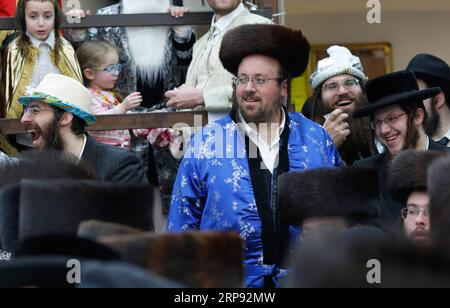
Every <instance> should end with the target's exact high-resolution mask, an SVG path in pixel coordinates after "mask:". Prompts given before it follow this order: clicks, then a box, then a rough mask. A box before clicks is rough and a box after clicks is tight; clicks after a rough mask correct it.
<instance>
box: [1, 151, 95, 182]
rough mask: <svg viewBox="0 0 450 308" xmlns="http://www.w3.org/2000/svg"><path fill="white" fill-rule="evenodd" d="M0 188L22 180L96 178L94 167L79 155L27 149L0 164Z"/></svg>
mask: <svg viewBox="0 0 450 308" xmlns="http://www.w3.org/2000/svg"><path fill="white" fill-rule="evenodd" d="M0 174H1V175H2V176H1V177H0V190H1V189H2V188H3V187H6V186H10V185H14V184H18V183H20V181H21V180H24V179H28V180H57V179H77V180H95V178H96V174H95V172H94V170H93V169H92V168H90V167H89V166H87V165H86V164H84V163H83V162H80V161H79V159H78V157H76V156H74V155H71V154H67V153H64V152H61V151H56V150H42V151H25V152H21V153H20V154H19V155H18V156H17V157H15V158H10V159H8V160H6V161H5V162H4V163H2V164H0Z"/></svg>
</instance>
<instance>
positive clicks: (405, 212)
mask: <svg viewBox="0 0 450 308" xmlns="http://www.w3.org/2000/svg"><path fill="white" fill-rule="evenodd" d="M420 213H423V215H424V216H425V217H429V216H430V211H429V210H428V209H423V210H422V209H419V208H418V207H416V206H407V207H405V208H404V209H402V217H403V219H407V218H408V217H418V216H419V215H420Z"/></svg>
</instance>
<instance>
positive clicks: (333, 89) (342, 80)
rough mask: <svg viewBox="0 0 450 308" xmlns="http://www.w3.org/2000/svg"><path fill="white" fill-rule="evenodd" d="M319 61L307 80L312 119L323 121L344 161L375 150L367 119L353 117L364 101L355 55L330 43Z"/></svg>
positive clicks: (363, 156) (370, 154)
mask: <svg viewBox="0 0 450 308" xmlns="http://www.w3.org/2000/svg"><path fill="white" fill-rule="evenodd" d="M327 52H328V55H329V57H328V58H325V59H323V60H321V61H319V63H318V65H317V69H316V71H315V72H314V73H313V74H312V75H311V78H310V83H311V86H312V88H313V89H314V94H313V98H312V99H313V114H312V119H313V120H314V121H315V122H317V123H319V124H321V125H323V126H324V128H325V129H326V130H327V132H328V133H329V134H330V136H331V138H332V139H333V142H334V143H335V144H336V146H337V147H338V149H339V154H341V157H342V159H343V160H344V161H345V163H346V164H347V165H352V164H353V162H355V161H357V160H360V159H362V158H367V157H370V156H372V155H374V154H375V153H376V149H375V143H374V138H373V133H372V132H371V130H370V122H369V120H368V119H353V118H352V114H353V112H355V110H357V109H359V108H361V107H363V106H364V105H366V104H367V97H366V94H365V92H364V84H365V80H366V76H365V74H364V70H363V67H362V65H361V61H360V59H359V58H358V57H356V56H354V55H352V54H351V52H350V51H349V50H348V49H347V48H345V47H342V46H331V47H330V48H328V50H327Z"/></svg>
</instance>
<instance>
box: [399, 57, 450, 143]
mask: <svg viewBox="0 0 450 308" xmlns="http://www.w3.org/2000/svg"><path fill="white" fill-rule="evenodd" d="M406 69H407V70H410V71H412V72H413V73H414V74H415V75H416V77H417V82H418V84H419V88H420V89H427V88H432V87H440V88H441V89H442V91H441V93H439V94H438V95H436V96H435V97H434V98H433V99H427V100H425V101H424V105H425V108H426V110H427V113H428V124H427V126H426V128H425V129H426V133H427V134H428V136H430V137H431V138H433V140H434V141H436V142H437V143H439V144H441V145H444V146H447V147H450V142H449V141H450V66H449V65H448V64H447V63H446V62H445V61H444V60H442V59H440V58H438V57H436V56H433V55H429V54H418V55H417V56H415V57H414V58H413V59H412V60H411V62H409V64H408V67H407V68H406Z"/></svg>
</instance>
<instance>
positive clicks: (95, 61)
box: [77, 41, 142, 148]
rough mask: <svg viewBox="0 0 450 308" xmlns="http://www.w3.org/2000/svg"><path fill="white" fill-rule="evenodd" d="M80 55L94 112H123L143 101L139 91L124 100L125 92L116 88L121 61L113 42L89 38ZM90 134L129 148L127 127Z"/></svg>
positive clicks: (78, 55) (112, 143) (79, 58)
mask: <svg viewBox="0 0 450 308" xmlns="http://www.w3.org/2000/svg"><path fill="white" fill-rule="evenodd" d="M77 57H78V61H79V62H80V67H81V71H82V72H83V76H84V80H85V84H86V86H87V88H88V89H89V90H90V91H91V93H92V96H93V101H92V113H93V114H94V115H114V114H124V113H127V111H129V110H132V109H134V108H136V107H139V106H140V105H141V103H142V96H141V94H140V93H139V92H134V93H131V94H130V95H128V96H127V97H126V98H125V99H123V100H122V95H121V94H120V93H119V92H118V91H117V90H116V89H115V86H116V82H117V80H118V77H119V75H120V73H121V72H122V65H121V64H120V63H119V55H118V52H117V49H116V48H115V47H114V46H112V45H111V44H109V43H107V42H105V41H87V42H85V43H83V44H82V45H81V46H80V47H79V48H78V49H77ZM91 135H92V136H93V137H94V138H95V139H96V140H97V141H99V142H102V143H105V144H109V145H113V146H120V147H124V148H130V139H131V136H130V133H129V131H128V130H114V131H100V132H92V133H91Z"/></svg>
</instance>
